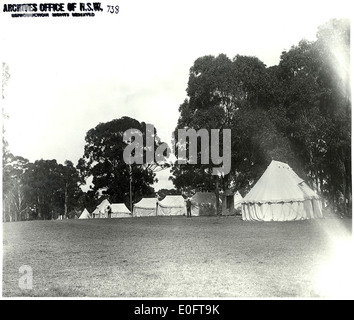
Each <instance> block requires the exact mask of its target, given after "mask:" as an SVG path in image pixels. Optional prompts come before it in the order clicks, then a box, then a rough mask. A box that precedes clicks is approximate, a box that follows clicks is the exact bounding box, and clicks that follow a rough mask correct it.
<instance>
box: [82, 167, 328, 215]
mask: <svg viewBox="0 0 354 320" xmlns="http://www.w3.org/2000/svg"><path fill="white" fill-rule="evenodd" d="M191 203H192V207H191V215H192V216H211V215H216V196H215V194H214V193H213V192H197V193H196V194H195V195H194V196H193V197H192V198H191ZM220 205H221V208H222V214H224V215H229V214H230V215H232V214H235V212H236V210H237V209H241V212H242V219H243V220H245V221H292V220H307V219H316V218H322V217H323V214H322V206H321V199H320V197H319V196H318V195H317V194H316V193H315V192H314V191H313V190H312V189H311V188H310V187H309V186H308V185H307V184H306V183H305V182H304V180H303V179H301V178H300V177H299V176H298V175H297V174H296V173H295V172H294V171H293V170H292V169H291V168H290V167H289V165H287V164H286V163H283V162H280V161H272V162H271V163H270V165H269V166H268V168H267V169H266V171H265V172H264V173H263V175H262V176H261V178H260V179H259V180H258V181H257V183H256V184H255V185H254V186H253V188H252V189H251V190H250V191H249V193H248V194H247V195H246V196H245V197H244V198H242V196H241V195H240V194H239V193H238V192H237V193H235V194H233V193H227V192H225V193H223V194H222V195H221V202H220ZM108 206H110V207H111V212H112V213H111V218H123V217H132V216H133V217H149V216H178V215H186V214H187V207H186V201H185V199H184V198H183V197H182V196H181V195H177V196H171V195H168V196H166V197H165V198H164V199H163V200H161V201H159V200H157V199H156V198H143V199H141V200H140V201H139V202H138V203H136V204H135V205H134V207H133V212H130V210H129V209H128V208H127V207H126V206H125V204H123V203H118V204H114V203H113V204H110V203H109V201H108V200H104V201H103V202H102V203H101V204H100V205H99V206H97V208H96V209H95V210H94V211H93V212H92V214H90V213H89V212H88V211H87V210H86V209H85V210H84V211H83V212H82V214H81V216H80V219H88V218H106V217H108V214H107V208H108Z"/></svg>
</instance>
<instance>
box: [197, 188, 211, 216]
mask: <svg viewBox="0 0 354 320" xmlns="http://www.w3.org/2000/svg"><path fill="white" fill-rule="evenodd" d="M191 202H192V210H191V213H192V216H215V215H216V196H215V193H214V192H196V193H195V195H194V196H193V197H192V198H191Z"/></svg>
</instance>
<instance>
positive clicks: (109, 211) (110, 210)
mask: <svg viewBox="0 0 354 320" xmlns="http://www.w3.org/2000/svg"><path fill="white" fill-rule="evenodd" d="M107 212H108V218H110V217H111V214H112V208H111V206H107Z"/></svg>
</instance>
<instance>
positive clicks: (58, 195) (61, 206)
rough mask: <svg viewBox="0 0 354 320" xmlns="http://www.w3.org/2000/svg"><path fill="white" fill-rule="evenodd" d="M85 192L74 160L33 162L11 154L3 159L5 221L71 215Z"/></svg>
mask: <svg viewBox="0 0 354 320" xmlns="http://www.w3.org/2000/svg"><path fill="white" fill-rule="evenodd" d="M81 196H82V191H81V189H80V187H79V175H78V172H77V170H76V168H75V167H74V165H73V164H72V162H70V161H66V162H65V164H64V165H62V164H58V163H57V161H56V160H37V161H35V162H34V163H31V162H29V161H28V160H27V159H24V158H22V157H18V156H13V155H12V154H10V153H8V154H7V159H6V160H5V162H3V214H4V220H5V221H19V220H24V219H25V220H28V219H56V218H58V216H59V215H61V216H64V217H68V215H69V212H73V211H75V210H76V209H79V208H78V207H77V203H78V199H79V198H80V197H81Z"/></svg>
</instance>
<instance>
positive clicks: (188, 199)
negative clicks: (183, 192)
mask: <svg viewBox="0 0 354 320" xmlns="http://www.w3.org/2000/svg"><path fill="white" fill-rule="evenodd" d="M186 206H187V217H191V216H192V202H191V199H190V198H187V201H186Z"/></svg>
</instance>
